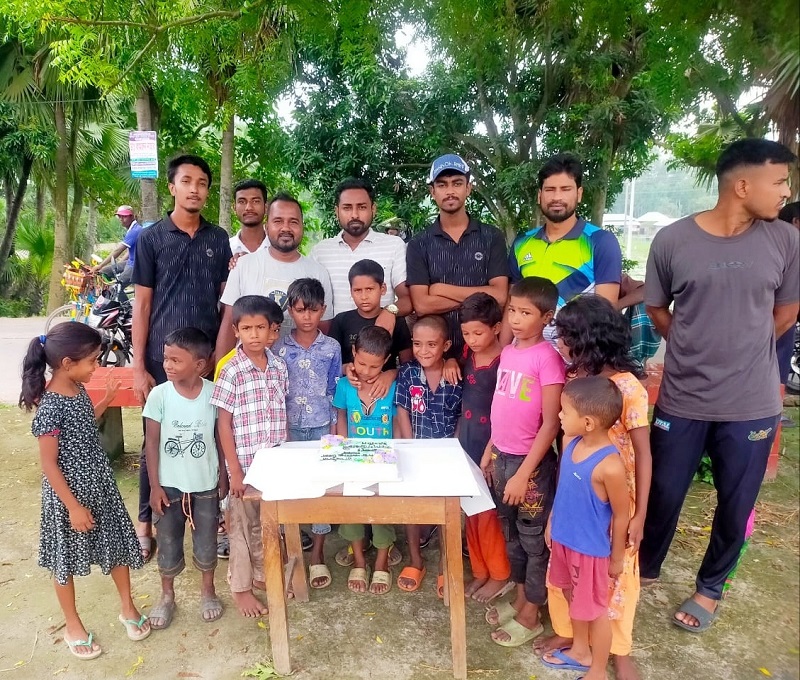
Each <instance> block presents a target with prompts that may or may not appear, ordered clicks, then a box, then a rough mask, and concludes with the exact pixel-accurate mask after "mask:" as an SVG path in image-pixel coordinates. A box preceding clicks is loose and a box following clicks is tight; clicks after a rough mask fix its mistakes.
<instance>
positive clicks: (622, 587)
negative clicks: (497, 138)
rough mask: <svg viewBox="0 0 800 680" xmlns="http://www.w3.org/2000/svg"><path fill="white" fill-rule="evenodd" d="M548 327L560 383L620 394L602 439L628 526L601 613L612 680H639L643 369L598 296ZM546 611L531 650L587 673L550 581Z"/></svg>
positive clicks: (645, 488)
mask: <svg viewBox="0 0 800 680" xmlns="http://www.w3.org/2000/svg"><path fill="white" fill-rule="evenodd" d="M555 324H556V330H557V331H558V349H559V352H561V354H562V356H563V357H564V358H565V360H566V361H567V362H568V364H569V365H568V367H567V379H568V380H569V379H570V378H576V377H583V376H587V375H603V376H606V377H608V378H610V379H611V380H613V381H614V383H615V384H616V385H617V387H618V388H619V390H620V391H621V392H622V397H623V408H622V416H621V417H620V419H619V420H618V421H617V422H616V423H615V424H614V426H613V427H612V428H611V431H610V432H609V435H610V437H611V442H612V443H613V444H614V446H616V447H617V449H618V450H619V452H620V455H621V457H622V462H623V463H624V465H625V471H626V476H627V480H628V490H629V493H630V516H631V521H630V526H629V529H628V548H627V550H626V553H625V562H624V566H623V571H622V574H621V575H620V576H619V578H617V579H615V580H613V581H612V585H611V593H610V594H609V606H608V615H609V619H610V620H611V629H612V642H611V654H612V655H613V660H614V666H615V674H616V677H617V680H638V679H639V677H640V676H639V673H638V670H637V669H636V666H635V664H634V663H633V660H632V659H631V656H630V653H631V647H632V644H633V619H634V615H635V613H636V604H637V602H638V601H639V588H640V585H639V558H638V551H639V544H640V543H641V541H642V531H643V528H644V518H645V513H646V511H647V497H648V494H649V493H650V477H651V471H652V459H651V456H650V438H649V427H648V426H649V423H648V418H647V415H648V414H647V411H648V399H647V390H645V388H644V386H643V385H642V383H641V382H640V381H639V377H640V376H642V375H643V371H642V368H641V366H640V365H639V364H638V363H636V362H635V361H634V360H633V359H632V358H631V357H630V355H629V350H630V337H631V336H630V327H629V325H628V324H627V322H626V320H625V318H624V317H623V316H622V314H620V312H618V311H617V310H616V309H615V308H614V306H613V305H612V304H611V303H610V302H608V300H606V299H604V298H602V297H600V296H598V295H582V296H580V297H577V298H575V299H574V300H572V301H570V302H568V303H567V304H566V305H565V306H564V307H563V308H562V309H561V311H559V313H558V316H557V317H556V321H555ZM548 609H549V612H550V619H551V621H552V624H553V630H554V631H555V635H553V636H552V637H550V638H545V639H542V638H540V640H537V642H536V643H535V645H534V652H535V653H536V654H537V655H541V656H542V657H543V658H544V659H545V661H547V662H548V665H551V666H552V665H553V664H554V665H558V666H564V668H565V670H566V669H571V670H579V671H583V672H585V671H586V670H588V668H586V667H583V666H581V665H580V664H574V663H571V662H573V661H574V660H573V659H571V657H570V656H569V647H570V644H571V642H572V639H571V638H572V628H571V626H570V620H569V609H568V605H567V602H566V600H565V599H564V595H563V593H562V592H561V591H560V590H559V589H558V588H553V587H551V586H550V585H549V584H548Z"/></svg>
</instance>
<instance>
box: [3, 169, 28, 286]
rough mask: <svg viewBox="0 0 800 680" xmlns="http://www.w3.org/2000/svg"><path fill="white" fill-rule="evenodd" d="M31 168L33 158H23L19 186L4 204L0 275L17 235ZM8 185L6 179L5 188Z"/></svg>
mask: <svg viewBox="0 0 800 680" xmlns="http://www.w3.org/2000/svg"><path fill="white" fill-rule="evenodd" d="M32 167H33V158H31V157H30V156H25V157H24V158H23V159H22V168H21V172H20V175H19V184H17V188H16V191H14V192H13V194H12V198H11V201H10V202H9V203H8V204H6V216H7V221H6V232H5V234H3V241H2V243H0V275H2V274H3V272H4V271H5V268H6V264H8V256H9V255H10V254H11V249H12V248H13V247H14V236H15V234H16V233H17V221H18V220H19V213H20V211H21V210H22V201H23V199H24V198H25V192H26V191H27V189H28V177H30V174H31V168H32ZM9 186H10V183H9V182H8V179H6V187H9Z"/></svg>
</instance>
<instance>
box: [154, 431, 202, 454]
mask: <svg viewBox="0 0 800 680" xmlns="http://www.w3.org/2000/svg"><path fill="white" fill-rule="evenodd" d="M187 450H188V451H189V453H190V454H191V456H192V458H201V457H202V456H203V454H204V453H205V452H206V445H205V442H204V441H203V435H202V434H200V433H199V432H196V433H195V434H194V435H193V436H192V440H191V441H188V442H184V441H183V440H182V439H181V436H180V435H178V436H177V437H174V438H170V439H167V441H166V443H165V444H164V453H166V454H167V455H168V456H169V457H170V458H175V457H177V456H178V454H180V456H181V458H183V454H184V452H186V451H187Z"/></svg>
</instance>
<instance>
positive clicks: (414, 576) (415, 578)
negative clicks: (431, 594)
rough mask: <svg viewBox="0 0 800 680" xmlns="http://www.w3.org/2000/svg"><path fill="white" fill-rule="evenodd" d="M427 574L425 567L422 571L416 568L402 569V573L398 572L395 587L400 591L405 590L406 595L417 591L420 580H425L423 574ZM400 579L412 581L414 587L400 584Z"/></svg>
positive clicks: (420, 583)
mask: <svg viewBox="0 0 800 680" xmlns="http://www.w3.org/2000/svg"><path fill="white" fill-rule="evenodd" d="M427 573H428V570H427V569H426V568H425V567H422V569H417V568H416V567H410V566H409V567H404V568H403V571H401V572H400V576H398V577H397V587H398V588H400V590H405V591H406V592H407V593H413V592H414V591H415V590H419V587H420V586H421V585H422V579H424V578H425V574H427ZM400 579H407V580H409V581H412V582H413V583H414V585H411V586H409V585H406V584H404V583H401V582H400Z"/></svg>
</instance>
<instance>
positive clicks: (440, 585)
mask: <svg viewBox="0 0 800 680" xmlns="http://www.w3.org/2000/svg"><path fill="white" fill-rule="evenodd" d="M436 595H437V596H438V597H439V599H440V600H443V599H444V574H439V575H438V576H437V577H436Z"/></svg>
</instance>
